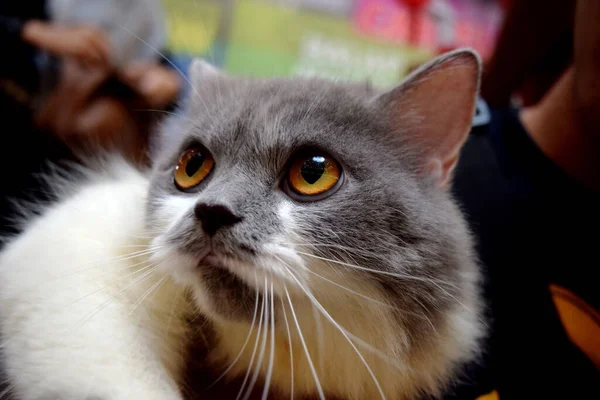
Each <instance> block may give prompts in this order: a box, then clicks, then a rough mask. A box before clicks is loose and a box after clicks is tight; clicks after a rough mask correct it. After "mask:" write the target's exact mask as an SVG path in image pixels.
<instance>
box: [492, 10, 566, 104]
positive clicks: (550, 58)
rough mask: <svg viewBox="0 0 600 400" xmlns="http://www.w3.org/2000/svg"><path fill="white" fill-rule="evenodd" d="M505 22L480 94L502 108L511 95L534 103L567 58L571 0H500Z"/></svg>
mask: <svg viewBox="0 0 600 400" xmlns="http://www.w3.org/2000/svg"><path fill="white" fill-rule="evenodd" d="M503 3H505V4H507V10H506V16H505V21H504V25H503V27H502V29H501V31H500V34H499V37H498V39H497V42H496V49H495V51H494V53H493V55H492V57H491V59H490V60H489V62H488V63H487V65H486V67H485V71H484V76H483V81H482V89H481V90H482V95H483V97H484V98H485V99H486V100H487V102H488V103H489V104H490V106H492V107H498V108H502V107H507V106H508V105H509V104H510V103H511V100H512V97H513V95H514V94H518V95H520V97H521V101H522V103H523V104H524V105H531V104H535V103H537V102H538V101H539V100H540V99H541V97H542V96H543V95H544V94H545V93H546V92H547V91H548V89H549V88H550V87H551V86H552V85H553V84H554V83H555V82H556V80H557V79H558V77H559V76H560V75H561V74H562V73H563V72H564V70H565V69H566V67H567V66H568V65H569V64H570V63H571V61H572V54H573V26H574V25H573V18H574V12H575V4H576V2H575V1H571V0H505V1H504V2H503Z"/></svg>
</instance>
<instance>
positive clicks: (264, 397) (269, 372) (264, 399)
mask: <svg viewBox="0 0 600 400" xmlns="http://www.w3.org/2000/svg"><path fill="white" fill-rule="evenodd" d="M270 299H271V354H269V368H268V370H267V376H266V378H265V387H264V389H263V394H262V400H267V397H268V396H269V388H270V387H271V375H272V374H273V363H274V361H275V316H274V314H275V307H274V305H273V282H271V292H270Z"/></svg>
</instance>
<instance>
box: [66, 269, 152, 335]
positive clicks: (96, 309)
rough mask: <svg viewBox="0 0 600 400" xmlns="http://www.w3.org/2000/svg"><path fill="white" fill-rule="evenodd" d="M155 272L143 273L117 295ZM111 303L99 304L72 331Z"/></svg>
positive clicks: (107, 301) (108, 301)
mask: <svg viewBox="0 0 600 400" xmlns="http://www.w3.org/2000/svg"><path fill="white" fill-rule="evenodd" d="M155 272H156V269H154V268H153V269H151V270H150V271H148V272H146V273H144V274H143V275H142V276H141V277H139V278H137V279H136V280H134V281H133V282H131V283H130V284H128V285H127V286H125V287H124V288H123V289H121V290H120V291H119V292H118V294H121V293H123V292H125V291H126V290H127V289H129V288H130V287H132V286H134V285H137V284H138V283H140V282H141V281H143V280H145V279H147V278H148V277H150V276H152V275H153V274H154V273H155ZM112 301H113V299H108V300H106V301H105V302H103V303H102V304H100V305H99V306H97V307H95V308H94V310H92V312H91V313H90V314H88V315H87V316H86V317H84V318H83V320H82V321H81V323H80V324H79V326H78V327H77V328H75V329H74V331H76V330H77V329H79V328H80V327H82V326H83V325H84V324H85V323H86V322H87V321H89V320H91V319H92V318H93V317H94V316H96V315H98V314H99V313H100V312H102V310H104V309H105V308H106V307H108V306H109V305H110V303H111V302H112Z"/></svg>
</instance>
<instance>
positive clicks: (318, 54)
mask: <svg viewBox="0 0 600 400" xmlns="http://www.w3.org/2000/svg"><path fill="white" fill-rule="evenodd" d="M501 3H502V2H498V1H494V0H163V5H164V8H165V11H166V15H167V22H168V37H169V48H170V49H171V50H172V51H173V52H174V53H175V58H176V59H177V60H179V61H180V62H182V63H183V64H185V61H186V60H187V59H189V58H190V57H193V56H200V57H204V58H206V59H208V60H209V61H211V62H213V63H215V64H216V65H218V66H219V67H221V68H222V69H224V70H226V71H228V72H230V73H234V74H250V75H254V76H271V75H284V76H287V75H316V76H322V77H330V78H331V77H333V78H341V79H349V80H366V79H369V80H371V81H372V82H373V84H375V85H391V84H395V83H397V82H398V81H399V80H400V79H401V78H402V77H403V76H404V75H405V74H406V73H407V72H409V71H410V69H411V68H414V67H415V65H418V64H420V63H421V62H423V61H424V60H426V59H428V58H429V57H431V56H432V55H435V54H437V53H440V52H443V51H446V50H449V49H452V48H455V47H460V46H469V47H473V48H475V49H476V50H477V51H478V52H479V53H480V54H481V56H482V57H484V58H487V57H489V55H490V54H491V52H492V51H493V48H494V43H495V38H496V37H497V34H498V30H499V27H500V24H501V22H502V16H503V8H502V4H501Z"/></svg>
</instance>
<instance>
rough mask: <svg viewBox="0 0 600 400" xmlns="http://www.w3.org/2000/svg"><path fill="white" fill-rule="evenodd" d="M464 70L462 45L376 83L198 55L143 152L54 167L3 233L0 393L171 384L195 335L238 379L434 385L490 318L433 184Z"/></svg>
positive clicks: (448, 206) (397, 392) (302, 385)
mask: <svg viewBox="0 0 600 400" xmlns="http://www.w3.org/2000/svg"><path fill="white" fill-rule="evenodd" d="M480 70H481V66H480V60H479V57H478V56H477V54H476V53H475V52H473V51H471V50H469V49H460V50H456V51H453V52H450V53H447V54H445V55H442V56H439V57H437V58H435V59H434V60H432V61H430V62H428V63H426V64H425V65H423V66H422V67H421V68H419V69H418V70H416V71H414V72H413V73H412V74H411V75H410V76H409V77H407V78H406V79H405V80H404V81H403V82H402V83H401V84H399V85H398V86H396V87H394V88H392V89H390V90H383V89H374V88H372V87H370V86H368V85H361V84H357V83H342V82H333V81H328V80H322V79H317V78H270V79H266V80H265V79H251V78H244V77H232V76H229V75H227V74H226V73H224V72H222V71H220V70H218V69H216V68H215V67H213V66H211V65H209V64H208V63H206V62H204V61H200V60H197V61H195V62H194V63H193V64H192V66H191V67H190V79H191V84H192V85H193V90H192V92H191V94H190V96H189V97H188V98H187V99H186V100H185V102H184V103H183V104H182V105H181V107H180V109H179V111H178V113H177V115H174V116H172V117H171V118H170V119H169V120H168V121H167V122H165V124H164V125H163V126H162V127H161V129H160V132H159V135H158V136H157V140H156V141H155V143H154V144H153V146H152V151H151V153H152V160H153V167H152V169H151V170H150V171H145V170H139V169H136V168H134V167H132V166H131V165H129V164H127V163H126V162H124V161H122V159H121V158H119V157H118V156H114V157H108V158H106V159H105V160H104V162H103V163H100V164H98V165H96V166H95V167H89V168H88V169H87V172H85V171H83V172H82V174H83V175H85V176H86V178H85V179H84V180H83V181H81V180H77V179H74V178H71V177H70V176H69V175H67V176H66V177H65V176H63V178H60V179H59V178H56V177H55V178H51V180H50V182H51V183H52V185H53V186H54V187H55V188H57V190H60V192H61V197H60V198H61V200H59V201H58V202H56V203H55V204H54V205H51V206H49V207H48V208H47V209H46V210H44V211H43V212H42V213H41V216H39V217H32V218H31V219H30V220H28V221H27V222H26V226H25V230H24V233H22V234H21V235H19V236H17V237H16V238H14V239H12V240H11V241H10V243H9V244H8V245H7V247H6V248H5V249H4V250H3V251H2V253H1V254H0V299H1V300H0V326H1V333H2V343H3V344H2V358H3V365H4V369H5V371H6V374H7V376H8V380H9V382H10V384H11V393H12V394H13V395H14V397H15V398H16V399H19V400H21V399H22V400H39V399H69V400H70V399H92V398H93V399H103V400H121V399H146V400H153V399H156V400H165V399H183V398H186V397H187V396H191V394H190V391H189V390H186V388H188V387H189V386H190V381H189V380H186V378H185V376H186V371H187V368H188V367H189V365H190V363H191V362H192V361H193V360H190V359H189V358H190V356H189V351H190V350H189V349H190V348H191V347H190V346H191V345H192V344H193V343H191V342H192V341H196V340H198V341H199V342H198V343H201V346H200V347H202V348H204V349H205V355H206V359H205V360H203V362H204V363H205V365H208V366H210V370H211V371H212V373H214V377H215V378H216V379H215V381H217V382H219V383H220V384H222V385H224V386H228V387H230V388H231V387H233V382H235V383H236V385H237V382H240V386H235V390H234V391H233V393H234V394H233V396H236V395H237V398H244V399H247V398H249V397H250V395H251V394H252V393H253V395H254V396H260V397H262V398H266V396H267V395H269V396H271V398H273V397H276V396H280V397H281V398H290V397H292V396H293V398H295V399H302V398H339V399H377V398H385V399H416V398H418V397H419V396H421V395H431V396H441V395H443V393H444V390H445V389H446V388H447V387H448V386H449V385H450V384H451V383H452V382H453V381H454V380H455V379H456V378H457V376H458V375H459V374H460V372H461V367H462V366H463V365H465V363H468V362H471V361H473V360H476V359H477V357H478V354H479V349H478V344H479V343H480V340H481V339H482V338H483V337H484V335H485V327H484V324H483V323H482V322H481V318H482V317H481V316H482V308H483V306H482V300H481V297H480V293H479V283H480V272H479V269H478V265H477V260H476V257H475V254H474V250H473V243H472V239H471V236H470V233H469V231H468V228H467V226H466V223H465V221H464V219H463V217H462V215H461V212H460V210H459V209H458V207H457V206H456V205H455V203H454V201H453V199H452V197H451V194H450V191H449V187H450V185H451V181H452V171H453V168H454V165H455V164H456V162H457V159H458V155H459V151H460V148H461V146H462V144H463V143H464V141H465V140H466V137H467V135H468V132H469V129H470V125H471V121H472V118H473V115H474V109H475V103H476V99H477V92H478V89H479V77H480ZM92 171H93V172H92ZM59 188H60V189H59ZM198 320H201V321H202V323H201V324H196V323H195V322H194V321H196V322H197V321H198ZM197 332H200V334H201V335H198V334H197ZM199 337H202V338H203V339H199ZM191 383H192V384H193V382H191ZM214 397H217V395H215V392H211V390H206V391H205V392H202V393H200V394H198V398H201V399H202V398H204V399H206V398H214ZM219 397H220V398H229V397H224V396H219ZM232 398H236V397H232Z"/></svg>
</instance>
